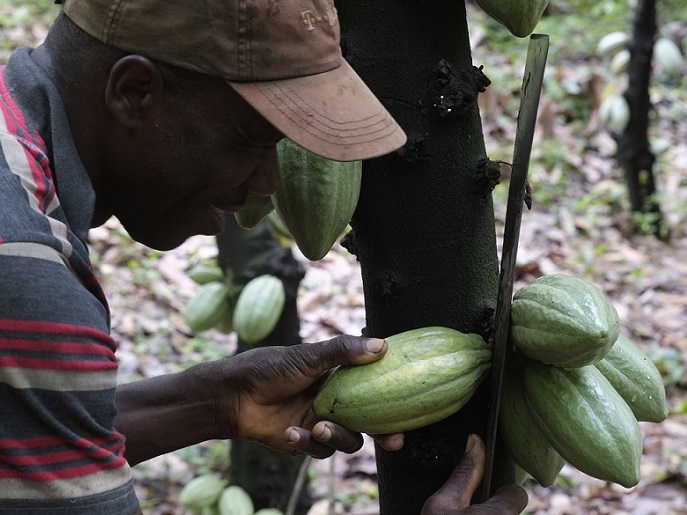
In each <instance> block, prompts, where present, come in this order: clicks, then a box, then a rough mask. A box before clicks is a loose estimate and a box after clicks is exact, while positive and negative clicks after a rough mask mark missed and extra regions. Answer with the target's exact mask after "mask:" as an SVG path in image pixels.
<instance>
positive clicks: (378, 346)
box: [365, 338, 384, 354]
mask: <svg viewBox="0 0 687 515" xmlns="http://www.w3.org/2000/svg"><path fill="white" fill-rule="evenodd" d="M382 347H384V340H382V339H379V338H369V339H368V340H367V341H366V342H365V348H366V349H367V350H368V351H369V352H372V353H373V354H378V353H379V351H381V350H382Z"/></svg>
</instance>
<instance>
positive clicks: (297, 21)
mask: <svg viewBox="0 0 687 515" xmlns="http://www.w3.org/2000/svg"><path fill="white" fill-rule="evenodd" d="M284 135H286V136H288V137H290V138H291V139H293V140H294V141H296V142H297V143H299V144H301V145H303V146H305V147H306V148H308V149H310V150H311V151H313V152H316V153H318V154H321V155H324V156H327V157H329V158H331V159H338V160H354V159H366V158H370V157H375V156H378V155H382V154H385V153H388V152H390V151H393V150H394V149H397V148H399V147H400V146H401V145H403V143H404V142H405V135H404V134H403V131H402V130H401V129H400V128H399V127H398V125H397V124H396V122H395V121H394V120H393V119H392V118H391V116H390V115H389V114H388V113H387V111H386V110H385V109H384V108H383V107H382V106H381V104H380V103H379V102H378V101H377V100H376V99H375V98H374V96H373V95H372V94H371V92H370V91H369V90H368V89H367V88H366V87H365V85H364V84H363V83H362V81H361V80H360V79H359V78H358V76H357V75H356V74H355V73H354V72H353V70H352V69H351V68H350V67H349V66H348V65H347V64H346V63H345V61H343V60H342V58H341V53H340V49H339V28H338V21H337V18H336V10H335V9H334V6H333V4H332V3H331V2H330V1H329V0H299V1H298V2H295V1H292V0H288V1H287V0H258V1H254V2H247V1H246V0H231V1H229V0H197V1H196V2H189V1H188V0H172V1H170V0H128V1H127V0H89V1H86V0H65V1H64V6H63V13H61V14H60V15H59V16H58V18H57V20H56V21H55V23H54V25H53V27H52V29H51V31H50V33H49V34H48V36H47V38H46V41H45V43H44V44H43V45H41V46H40V47H38V48H37V49H35V50H32V49H28V48H23V49H19V50H17V51H16V52H15V53H14V54H13V55H12V57H11V58H10V61H9V63H8V64H7V66H6V67H4V68H3V69H2V71H1V72H0V270H2V274H0V514H10V513H57V512H59V513H69V514H84V515H94V514H106V515H119V514H121V515H129V514H132V513H138V512H139V510H138V502H137V500H136V496H135V493H134V490H133V485H132V480H131V472H130V468H129V467H130V466H133V465H135V464H137V463H140V462H141V461H144V460H147V459H149V458H151V457H153V456H157V455H160V454H163V453H167V452H170V451H173V450H175V449H179V448H182V447H185V446H188V445H191V444H194V443H198V442H201V441H205V440H208V439H217V438H222V439H225V438H249V439H253V440H256V441H258V442H261V443H262V444H264V445H268V446H270V447H272V448H275V449H278V450H281V451H285V452H290V453H293V454H300V453H307V454H310V455H312V456H315V457H327V456H330V455H331V454H332V453H333V452H335V451H336V450H340V451H343V452H354V451H356V450H357V449H359V448H360V445H361V444H362V437H361V435H360V434H357V433H354V432H351V431H348V430H346V429H345V428H343V427H340V426H338V425H336V424H333V423H331V422H328V421H318V420H315V419H314V418H313V415H312V413H311V411H310V406H311V403H312V399H313V397H314V394H315V392H316V390H317V385H318V384H319V383H320V381H321V379H322V377H323V375H324V374H326V373H327V372H328V371H329V370H330V369H332V368H334V367H336V366H339V365H344V364H363V363H369V362H371V361H375V360H377V359H379V358H380V357H381V356H383V354H384V352H385V351H386V342H384V341H383V340H379V339H366V338H355V337H351V336H343V337H339V338H335V339H333V340H330V341H328V342H321V343H318V344H303V345H299V346H294V347H288V348H287V347H283V348H281V347H278V348H266V349H259V350H254V351H250V352H245V353H242V354H240V355H238V356H235V357H232V358H229V359H226V360H221V361H216V362H207V363H203V364H201V365H198V366H195V367H192V368H190V369H188V370H186V371H184V372H180V373H177V374H170V375H166V376H161V377H155V378H152V379H147V380H143V381H139V382H136V383H133V384H126V385H122V386H116V372H117V365H116V359H115V349H116V344H115V342H114V341H113V340H112V339H111V337H110V336H109V312H108V307H107V302H106V300H105V295H104V293H103V292H102V290H101V288H100V286H99V283H98V281H97V279H96V278H95V276H94V275H93V271H92V268H91V266H90V262H89V257H88V249H87V244H86V240H87V235H88V230H89V228H91V227H94V226H97V225H100V224H102V223H103V222H105V221H106V220H107V219H108V218H109V217H111V216H116V217H118V219H119V220H120V221H121V223H122V224H123V225H124V227H125V228H126V229H127V231H128V232H129V233H130V234H131V236H132V237H133V238H135V239H136V240H137V241H139V242H141V243H144V244H146V245H148V246H150V247H153V248H156V249H160V250H167V249H171V248H174V247H175V246H177V245H179V244H180V243H182V242H183V241H184V240H185V239H186V238H188V237H189V236H191V235H194V234H217V233H219V232H221V231H222V229H223V220H224V213H226V212H235V211H237V210H239V209H241V207H242V205H243V203H244V202H245V198H246V195H247V194H248V193H253V194H256V195H263V196H265V195H269V194H271V193H272V192H274V191H275V189H276V187H277V185H278V182H279V171H278V167H277V159H276V151H275V144H276V143H277V142H278V141H279V140H280V139H281V138H282V137H283V136H284ZM379 441H380V443H381V444H382V445H383V446H384V447H385V448H387V449H389V450H394V449H399V448H400V447H401V446H402V445H403V436H402V435H383V436H381V437H379ZM125 443H126V445H125ZM482 461H483V452H482V453H481V454H480V451H479V445H478V447H477V451H474V452H473V453H468V455H467V458H466V461H465V462H464V464H463V466H462V468H459V469H457V472H456V474H455V476H454V477H452V478H450V479H449V481H447V483H446V485H445V487H444V488H443V489H442V490H441V491H440V492H438V493H437V494H436V496H435V497H434V498H433V501H432V502H430V503H429V504H428V507H427V509H426V511H425V512H426V513H428V514H438V513H489V512H490V511H488V510H493V509H494V506H496V509H498V510H499V513H519V511H520V509H522V508H523V507H524V504H526V497H525V498H524V497H523V496H524V492H523V491H522V489H519V488H515V489H508V490H505V491H504V492H502V493H501V494H499V495H498V496H496V497H494V498H493V499H492V500H491V501H490V503H487V504H485V505H484V506H483V507H482V506H475V507H471V508H467V510H472V511H461V510H462V508H463V507H465V506H466V505H467V502H468V501H467V499H469V497H470V495H471V493H472V492H473V491H474V489H475V487H476V483H475V482H477V483H478V482H479V475H480V474H481V471H480V467H481V465H480V463H481V462H482ZM466 463H467V465H466ZM447 499H449V501H446V500H447ZM523 499H525V500H523ZM523 503H524V504H523ZM490 505H491V508H490V507H489V506H490ZM485 510H486V511H485Z"/></svg>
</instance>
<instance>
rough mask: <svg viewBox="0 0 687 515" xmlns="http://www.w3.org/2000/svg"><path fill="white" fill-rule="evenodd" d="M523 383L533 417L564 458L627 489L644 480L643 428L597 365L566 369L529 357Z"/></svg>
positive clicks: (588, 472)
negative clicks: (642, 476)
mask: <svg viewBox="0 0 687 515" xmlns="http://www.w3.org/2000/svg"><path fill="white" fill-rule="evenodd" d="M522 385H523V392H524V394H525V400H526V402H527V407H528V408H529V410H530V413H531V414H532V418H533V419H534V420H535V422H536V423H537V426H538V427H539V429H540V430H541V432H542V433H543V434H544V435H545V436H546V439H547V440H548V441H549V442H550V443H551V445H552V446H553V448H554V449H556V452H558V454H560V455H561V457H562V458H563V459H564V460H566V461H567V462H568V463H570V464H571V465H572V466H573V467H575V468H577V469H578V470H580V471H581V472H583V473H585V474H587V475H590V476H592V477H595V478H597V479H601V480H604V481H611V482H613V483H618V484H620V485H622V486H624V487H625V488H631V487H633V486H635V485H636V484H637V483H638V482H639V464H640V460H641V457H642V447H643V439H642V432H641V430H640V428H639V424H638V423H637V420H636V419H635V417H634V415H633V414H632V410H631V409H630V407H629V406H628V405H627V403H626V402H625V401H624V400H623V398H622V397H621V396H620V394H618V392H616V390H615V388H613V386H612V385H611V383H609V382H608V380H607V379H606V378H605V377H604V376H603V374H602V373H601V372H599V370H598V369H597V368H596V367H594V366H592V365H589V366H586V367H580V368H571V369H564V368H559V367H555V366H551V365H545V364H543V363H541V362H539V361H535V360H527V362H526V364H525V365H524V367H523V375H522Z"/></svg>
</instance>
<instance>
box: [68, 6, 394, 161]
mask: <svg viewBox="0 0 687 515" xmlns="http://www.w3.org/2000/svg"><path fill="white" fill-rule="evenodd" d="M58 3H59V1H58ZM62 3H63V11H64V13H65V14H66V15H67V16H68V17H69V18H70V19H71V20H72V21H73V22H74V23H76V24H77V25H78V26H79V27H80V28H81V29H82V30H84V31H85V32H87V33H88V34H90V35H91V36H93V37H95V38H96V39H99V40H100V41H102V42H104V43H106V44H108V45H110V46H113V47H115V48H118V49H120V50H124V51H126V52H131V53H136V54H141V55H144V56H146V57H149V58H151V59H155V60H158V61H161V62H164V63H168V64H172V65H175V66H178V67H181V68H185V69H189V70H193V71H197V72H200V73H204V74H207V75H212V76H218V77H222V78H224V79H225V80H226V81H227V82H228V83H229V84H230V85H231V86H232V87H233V88H234V89H235V90H236V91H237V92H238V93H239V94H240V95H241V96H242V97H243V98H244V99H245V100H246V101H247V102H248V103H249V104H251V105H252V106H253V107H254V108H255V109H256V110H257V111H258V112H259V113H260V114H262V115H263V116H264V117H265V118H266V119H267V120H268V121H269V122H270V123H272V125H274V126H275V127H276V128H277V129H279V130H280V131H281V132H282V133H283V134H284V135H285V136H286V137H288V138H289V139H291V140H293V141H294V142H296V143H298V144H299V145H301V146H303V147H305V148H306V149H308V150H310V151H311V152H313V153H316V154H319V155H321V156H324V157H326V158H329V159H334V160H339V161H353V160H359V159H368V158H372V157H377V156H380V155H383V154H387V153H389V152H392V151H393V150H396V149H398V148H400V147H401V146H402V145H403V144H404V143H405V141H406V136H405V134H404V132H403V130H402V129H401V128H400V127H399V125H398V124H397V123H396V121H395V120H394V119H393V118H392V117H391V115H390V114H389V112H388V111H387V110H386V109H385V108H384V106H383V105H382V104H381V102H380V101H379V100H378V99H377V98H376V97H375V95H374V94H373V93H372V92H371V91H370V89H369V88H368V87H367V86H366V85H365V83H364V82H363V81H362V79H361V78H360V77H359V76H358V74H357V73H356V72H355V71H354V70H353V69H352V68H351V66H350V65H349V64H348V63H347V62H346V60H345V59H343V57H342V55H341V47H340V41H339V39H340V28H339V21H338V16H337V12H336V8H335V6H334V3H333V1H332V0H63V1H62Z"/></svg>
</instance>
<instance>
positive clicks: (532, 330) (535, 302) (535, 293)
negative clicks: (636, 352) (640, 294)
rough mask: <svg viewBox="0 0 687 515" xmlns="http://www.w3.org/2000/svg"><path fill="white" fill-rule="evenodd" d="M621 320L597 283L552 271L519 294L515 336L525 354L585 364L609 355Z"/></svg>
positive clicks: (553, 362)
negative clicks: (552, 272)
mask: <svg viewBox="0 0 687 515" xmlns="http://www.w3.org/2000/svg"><path fill="white" fill-rule="evenodd" d="M619 327H620V320H619V318H618V313H617V311H616V310H615V308H614V307H613V305H612V304H611V303H610V302H609V301H608V299H607V298H606V296H605V295H604V294H603V292H602V291H601V290H600V289H599V288H598V287H597V286H595V285H593V284H591V283H589V282H587V281H585V280H583V279H578V278H577V277H572V276H570V275H565V274H552V275H546V276H543V277H539V278H537V279H536V280H534V281H532V282H531V283H530V284H528V285H526V286H523V287H522V288H521V289H520V290H518V291H517V292H516V293H515V295H514V296H513V303H512V306H511V336H512V339H513V343H514V344H515V346H516V347H517V348H518V349H519V350H520V351H521V352H522V353H523V354H524V355H525V356H528V357H530V358H532V359H536V360H539V361H541V362H543V363H547V364H550V365H556V366H559V367H564V368H570V367H581V366H585V365H590V364H592V363H595V362H596V361H599V360H600V359H601V358H603V357H604V356H605V355H606V353H607V352H608V350H609V349H610V348H611V346H612V345H613V343H614V342H615V340H616V339H617V338H618V332H619Z"/></svg>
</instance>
